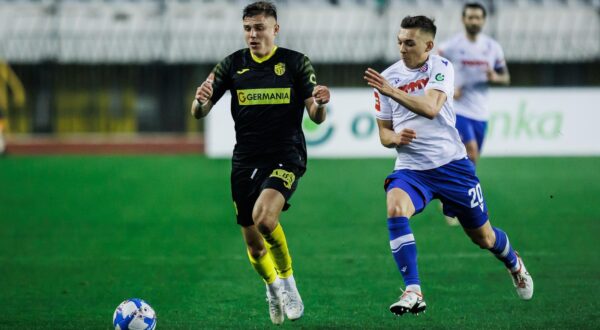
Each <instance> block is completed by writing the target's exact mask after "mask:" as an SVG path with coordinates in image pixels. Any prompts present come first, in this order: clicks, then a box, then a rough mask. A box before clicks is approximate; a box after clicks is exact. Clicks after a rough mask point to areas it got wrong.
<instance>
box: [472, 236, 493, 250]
mask: <svg viewBox="0 0 600 330" xmlns="http://www.w3.org/2000/svg"><path fill="white" fill-rule="evenodd" d="M471 240H472V241H473V243H475V244H477V245H478V246H479V247H480V248H481V249H486V250H489V249H491V248H493V247H494V243H495V237H494V235H490V234H481V235H474V236H471Z"/></svg>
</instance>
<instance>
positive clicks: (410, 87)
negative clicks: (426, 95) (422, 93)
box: [398, 78, 429, 93]
mask: <svg viewBox="0 0 600 330" xmlns="http://www.w3.org/2000/svg"><path fill="white" fill-rule="evenodd" d="M428 82H429V78H423V79H419V80H415V81H411V82H409V83H408V84H406V85H402V86H400V87H398V89H399V90H401V91H403V92H407V93H411V92H414V91H416V90H418V89H423V88H425V86H426V85H427V83H428Z"/></svg>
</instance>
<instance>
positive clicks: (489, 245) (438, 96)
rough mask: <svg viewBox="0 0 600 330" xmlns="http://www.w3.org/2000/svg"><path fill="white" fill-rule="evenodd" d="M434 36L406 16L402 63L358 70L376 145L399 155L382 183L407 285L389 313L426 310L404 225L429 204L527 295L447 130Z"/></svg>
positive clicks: (448, 74)
mask: <svg viewBox="0 0 600 330" xmlns="http://www.w3.org/2000/svg"><path fill="white" fill-rule="evenodd" d="M435 33H436V26H435V25H434V23H433V21H432V20H431V19H429V18H427V17H425V16H414V17H410V16H408V17H405V18H404V19H403V20H402V23H401V29H400V33H399V34H398V45H399V48H400V54H401V58H402V59H401V60H400V61H398V62H396V63H395V64H393V65H392V66H390V67H389V68H387V69H386V70H385V71H384V72H383V73H382V74H379V73H378V72H377V71H375V70H373V69H371V68H369V69H368V70H367V71H366V72H365V80H366V81H367V83H368V85H369V86H371V87H374V88H375V99H376V104H375V109H376V116H377V125H378V127H379V136H380V139H381V143H382V144H383V145H384V146H386V147H388V148H395V149H396V151H397V152H398V157H397V159H396V165H395V169H394V171H393V172H392V174H390V175H389V176H388V177H387V178H386V180H385V185H384V187H385V190H386V192H387V216H388V219H387V223H388V229H389V234H390V247H391V249H392V254H393V256H394V259H395V261H396V264H397V266H398V270H399V271H400V273H401V274H402V277H403V279H404V284H405V286H406V290H405V291H404V293H403V294H402V295H401V297H400V299H399V300H398V301H397V302H395V303H394V304H392V305H391V306H390V311H391V312H392V313H394V314H396V315H402V314H404V313H407V312H410V313H413V314H417V313H419V312H421V311H424V310H425V308H426V304H425V300H423V294H422V292H421V282H420V279H419V274H418V270H417V249H416V245H415V238H414V236H413V233H412V230H411V228H410V225H409V220H408V219H409V218H410V217H411V216H412V215H414V214H418V213H419V212H421V211H423V209H424V208H425V206H426V205H427V204H428V203H429V202H430V201H431V200H432V199H440V200H441V201H442V202H443V203H444V213H445V214H446V215H449V216H457V217H458V219H459V220H460V223H461V225H462V226H463V228H464V231H465V233H466V234H467V235H468V236H469V237H470V238H471V240H472V241H473V242H474V243H475V244H477V245H479V246H480V247H481V248H482V249H488V250H489V251H490V252H491V253H493V254H494V255H495V256H496V257H497V258H498V259H500V260H501V261H502V262H503V263H504V265H505V266H506V268H507V269H508V271H509V274H510V275H511V278H512V280H513V284H514V285H515V287H516V290H517V294H518V295H519V297H520V298H521V299H525V300H529V299H531V297H532V296H533V280H532V278H531V276H530V275H529V273H528V272H527V270H526V269H525V265H524V264H523V261H522V260H521V258H520V257H519V255H518V254H517V253H516V252H515V251H514V250H513V249H512V247H511V245H510V243H509V240H508V236H507V235H506V234H505V233H504V232H503V231H502V230H500V229H498V228H495V227H492V226H491V224H490V221H489V219H488V210H487V204H486V203H485V200H484V198H483V193H482V190H481V186H480V184H479V179H478V178H477V176H476V175H475V167H474V165H473V163H472V162H471V161H469V159H468V158H467V157H466V151H465V147H464V145H463V144H462V143H461V140H460V136H459V135H458V132H457V130H456V128H455V126H454V121H455V116H454V110H453V106H452V103H453V98H452V97H453V95H454V70H453V68H452V63H450V62H449V61H448V60H447V59H445V58H443V57H441V56H437V55H431V56H430V55H429V53H430V51H431V50H432V49H433V46H434V43H433V39H434V37H435Z"/></svg>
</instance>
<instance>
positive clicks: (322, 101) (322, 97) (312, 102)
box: [304, 85, 331, 124]
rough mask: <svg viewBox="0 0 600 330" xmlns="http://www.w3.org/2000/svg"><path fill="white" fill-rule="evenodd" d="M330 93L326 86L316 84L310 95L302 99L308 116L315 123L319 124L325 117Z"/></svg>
mask: <svg viewBox="0 0 600 330" xmlns="http://www.w3.org/2000/svg"><path fill="white" fill-rule="evenodd" d="M330 98H331V94H330V93H329V88H327V86H321V85H317V86H315V88H314V89H313V93H312V97H309V98H307V99H306V100H304V105H305V106H306V110H307V111H308V116H309V117H310V119H311V120H312V121H313V122H315V123H316V124H320V123H322V122H324V121H325V118H327V108H326V106H325V105H326V104H327V103H329V99H330Z"/></svg>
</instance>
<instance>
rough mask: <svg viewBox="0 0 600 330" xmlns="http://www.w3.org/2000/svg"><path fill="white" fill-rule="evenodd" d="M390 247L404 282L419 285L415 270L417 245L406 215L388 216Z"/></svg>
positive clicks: (407, 284) (417, 273)
mask: <svg viewBox="0 0 600 330" xmlns="http://www.w3.org/2000/svg"><path fill="white" fill-rule="evenodd" d="M387 222H388V230H389V232H390V247H391V249H392V255H393V256H394V260H395V261H396V265H397V266H398V270H399V271H400V274H402V278H403V279H404V284H405V285H406V286H407V287H408V286H409V285H420V281H419V272H418V270H417V246H416V245H415V237H414V236H413V233H412V230H411V229H410V226H409V224H408V218H406V217H394V218H388V221H387Z"/></svg>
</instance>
